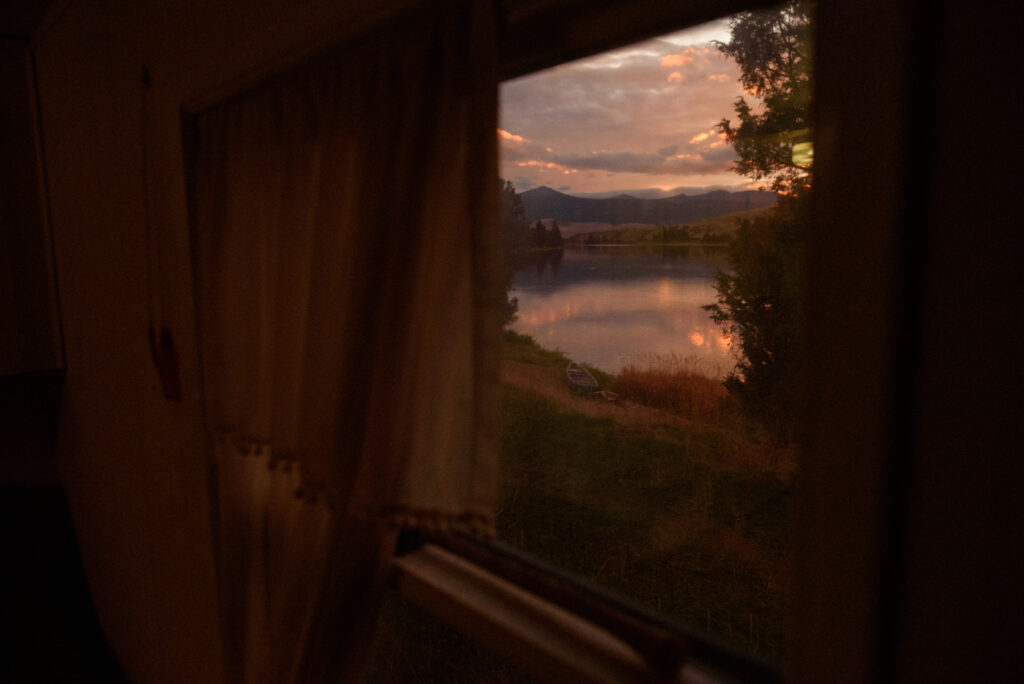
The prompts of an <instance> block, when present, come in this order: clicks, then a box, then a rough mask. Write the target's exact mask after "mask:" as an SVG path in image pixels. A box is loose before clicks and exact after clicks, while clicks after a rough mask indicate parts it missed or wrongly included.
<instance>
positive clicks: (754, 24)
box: [716, 0, 811, 195]
mask: <svg viewBox="0 0 1024 684" xmlns="http://www.w3.org/2000/svg"><path fill="white" fill-rule="evenodd" d="M810 22H811V14H810V7H809V5H808V3H805V2H801V1H799V0H790V1H789V2H787V3H785V4H784V5H782V6H781V7H779V8H777V9H775V10H769V11H762V12H742V13H740V14H738V15H736V17H734V18H733V19H732V21H730V23H729V29H730V41H729V42H728V43H722V42H720V41H716V45H717V47H718V49H719V51H721V52H722V53H723V54H725V55H727V56H729V57H732V58H733V59H734V60H735V61H736V63H737V64H738V65H739V67H740V71H741V74H742V75H741V76H740V83H741V84H742V85H743V87H744V88H745V89H746V91H747V92H748V93H750V94H751V95H754V96H756V97H758V98H760V99H761V101H762V102H763V106H762V107H755V106H751V104H750V103H748V102H747V100H746V98H744V97H739V98H737V100H736V102H735V104H734V105H733V108H734V110H735V112H736V116H737V117H738V118H739V124H738V125H737V126H734V125H733V124H732V122H731V121H730V120H729V119H726V118H723V119H722V120H721V121H720V122H719V123H718V126H717V128H718V130H719V131H720V132H722V133H724V134H725V139H726V140H727V141H728V142H729V143H730V144H731V145H732V146H733V149H735V150H736V152H737V154H739V156H740V159H739V160H738V161H737V162H735V164H734V167H733V168H734V169H735V171H736V172H737V173H739V174H741V175H743V176H748V177H749V178H752V179H754V180H762V179H768V180H771V188H772V189H773V190H775V191H777V192H782V193H785V194H789V195H800V194H803V193H804V192H806V190H807V189H808V188H809V187H810V173H811V165H810V159H809V156H808V155H806V154H800V151H801V149H800V146H802V145H806V144H808V143H809V142H810V120H809V109H810V96H811V55H810V51H811V45H810V40H809V37H810ZM759 110H760V111H759ZM794 145H796V146H798V147H797V152H798V154H796V155H794Z"/></svg>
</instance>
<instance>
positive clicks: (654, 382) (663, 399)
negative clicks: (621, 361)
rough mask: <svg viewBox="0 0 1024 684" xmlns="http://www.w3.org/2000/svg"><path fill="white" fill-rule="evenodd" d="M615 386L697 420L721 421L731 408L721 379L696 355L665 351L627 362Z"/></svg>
mask: <svg viewBox="0 0 1024 684" xmlns="http://www.w3.org/2000/svg"><path fill="white" fill-rule="evenodd" d="M611 387H612V390H613V391H615V392H617V393H618V394H620V395H621V396H622V397H623V398H625V399H629V400H631V401H635V402H637V403H638V404H643V405H645V406H653V407H655V408H660V409H664V410H666V411H670V412H671V413H674V414H676V415H679V416H684V417H687V418H691V419H695V420H721V419H723V418H724V417H725V415H726V412H727V408H728V399H729V395H728V392H726V391H725V387H723V386H722V381H721V379H720V378H718V377H715V376H713V375H710V374H708V373H707V372H706V370H705V368H703V367H702V366H701V364H700V362H699V361H698V360H696V359H695V358H694V357H692V356H688V357H684V356H681V355H679V354H665V355H659V356H652V357H650V358H648V359H646V363H641V362H633V363H630V364H627V365H626V366H625V367H624V368H623V369H622V370H621V371H620V372H619V374H618V376H617V377H615V378H614V381H613V382H612V383H611Z"/></svg>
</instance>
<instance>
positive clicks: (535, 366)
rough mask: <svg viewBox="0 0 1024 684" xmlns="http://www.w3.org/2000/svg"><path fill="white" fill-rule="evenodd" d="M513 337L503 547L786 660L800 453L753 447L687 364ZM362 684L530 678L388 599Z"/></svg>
mask: <svg viewBox="0 0 1024 684" xmlns="http://www.w3.org/2000/svg"><path fill="white" fill-rule="evenodd" d="M567 364H568V359H567V358H566V357H565V356H564V355H562V354H560V353H558V352H555V351H551V350H547V349H544V348H542V347H540V346H539V345H537V344H536V343H535V342H534V341H533V340H532V339H531V338H529V337H526V336H522V335H517V334H515V333H512V332H509V333H507V334H506V338H505V342H504V354H503V369H502V374H503V381H504V382H503V384H504V397H505V425H504V431H503V441H502V490H501V495H500V502H499V506H498V511H497V520H496V524H497V528H498V533H499V536H500V537H501V538H502V539H504V540H505V541H508V542H510V543H512V544H514V545H516V546H518V547H520V548H522V549H524V550H526V551H528V552H530V553H533V554H535V555H537V556H540V557H542V558H544V559H547V560H549V561H551V562H553V563H555V564H557V565H559V566H561V567H563V568H565V569H567V570H570V571H572V572H574V573H576V574H578V575H580V576H582V577H583V578H585V579H587V580H589V581H592V582H594V583H596V584H599V585H601V586H604V587H606V588H609V589H612V590H614V591H616V592H618V593H620V594H622V595H624V596H626V597H628V598H630V599H632V600H634V601H636V602H638V603H641V604H643V605H645V606H647V607H649V608H650V609H651V610H653V611H654V612H656V613H660V614H661V615H662V616H664V617H667V618H669V619H672V620H676V621H678V622H680V623H682V624H685V625H687V626H688V627H689V628H691V629H694V630H697V631H701V632H706V633H708V634H710V635H712V636H713V637H716V638H719V639H722V640H724V641H727V642H730V643H732V644H734V645H736V646H738V647H740V648H742V649H744V650H747V651H750V652H753V653H756V654H758V655H760V656H762V657H764V658H766V659H767V660H769V661H774V662H780V661H781V659H782V657H783V656H784V653H785V644H784V641H783V634H784V631H785V626H784V620H783V617H784V615H785V612H786V606H787V603H788V595H789V594H788V587H789V577H790V573H789V564H788V562H787V560H788V559H787V556H786V549H787V548H788V538H789V504H790V500H791V498H792V492H793V486H792V482H791V479H792V472H793V463H794V461H795V458H794V455H795V454H794V450H793V449H792V448H780V447H777V446H772V445H770V444H765V443H760V442H757V441H755V440H753V439H751V438H750V437H749V435H748V433H747V431H746V430H745V428H744V426H743V424H742V421H741V420H740V419H739V418H738V416H737V415H735V412H734V411H733V410H732V409H731V407H730V405H729V402H728V397H727V396H726V395H725V393H724V390H722V388H721V384H720V381H719V380H717V379H715V378H711V377H708V376H706V375H704V374H703V373H702V372H701V369H700V368H697V367H694V366H693V365H692V364H690V363H688V362H686V361H685V360H675V362H673V360H672V359H668V360H667V362H665V360H664V359H663V363H662V364H661V365H660V366H659V365H655V366H654V367H652V366H651V365H645V366H634V367H632V368H626V369H625V370H624V371H623V372H622V373H620V374H619V375H618V376H612V375H609V374H606V373H602V372H600V371H598V370H596V369H592V371H593V372H594V375H595V377H597V379H598V381H599V382H600V383H601V386H602V387H603V388H608V389H611V390H612V391H614V392H617V393H618V394H619V395H620V399H619V401H617V402H614V403H609V402H606V401H603V400H596V399H585V398H580V397H576V396H574V395H573V394H572V393H571V392H570V391H569V388H568V386H567V384H566V382H565V379H564V374H565V367H566V365H567ZM374 663H375V665H374V667H373V669H372V672H374V674H375V676H371V677H370V678H369V679H368V681H399V680H400V681H499V682H510V681H525V678H524V676H523V675H522V674H521V673H519V672H518V671H516V670H515V669H514V668H511V667H509V666H508V665H506V664H504V663H503V662H501V661H500V660H498V659H496V658H494V657H493V656H491V655H489V654H487V653H485V652H483V651H482V650H481V649H480V647H479V646H477V645H476V644H474V643H473V642H472V641H471V640H469V639H468V638H467V637H465V636H463V635H461V634H458V633H457V632H454V631H453V630H450V629H448V628H446V627H444V626H443V625H438V624H435V621H434V620H433V618H431V617H430V616H426V615H424V614H422V613H421V612H420V611H419V610H418V609H416V608H415V607H413V606H408V605H405V604H404V603H403V602H402V601H401V599H400V598H399V597H397V596H392V597H391V598H390V599H389V603H388V605H387V608H386V613H385V616H384V619H383V621H382V627H381V636H380V638H379V643H378V648H377V654H376V656H375V660H374Z"/></svg>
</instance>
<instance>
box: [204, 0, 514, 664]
mask: <svg viewBox="0 0 1024 684" xmlns="http://www.w3.org/2000/svg"><path fill="white" fill-rule="evenodd" d="M496 101H497V90H496V77H495V55H494V24H493V18H492V14H491V11H490V8H489V6H488V3H486V2H472V1H469V0H467V1H466V2H445V3H432V5H431V6H430V7H429V8H428V9H423V10H419V11H417V12H416V13H415V14H414V15H410V16H406V17H405V18H403V19H402V20H400V21H395V22H392V23H389V24H388V25H387V26H386V27H380V28H379V29H378V30H376V31H374V32H373V33H372V34H367V35H363V36H361V37H358V38H357V39H353V40H351V41H349V42H348V43H347V44H346V45H345V46H344V47H343V48H342V49H340V50H338V51H336V52H334V53H332V54H330V55H328V56H326V57H322V58H320V59H317V60H314V62H313V63H311V64H309V65H305V66H302V67H299V68H296V69H293V70H292V71H290V72H289V73H287V74H285V75H283V76H281V77H279V78H277V79H275V80H274V81H273V82H270V83H268V84H265V85H264V86H261V87H260V88H258V89H256V90H254V91H251V92H249V93H246V94H244V95H242V96H239V97H237V98H236V99H234V100H231V101H229V102H226V103H223V104H221V105H219V106H217V107H215V108H213V109H212V110H210V111H208V112H206V113H204V114H203V115H201V117H200V119H199V122H198V123H199V126H198V128H199V143H198V154H197V164H196V174H195V201H196V221H195V224H196V235H195V253H196V279H197V298H198V307H199V314H200V338H201V340H200V342H201V352H202V365H203V383H204V394H205V404H206V411H207V421H208V424H209V429H210V441H211V451H212V453H213V454H214V456H215V465H216V482H217V489H216V497H217V502H216V503H217V505H216V509H217V511H218V514H219V520H218V521H217V524H218V529H219V533H220V534H219V549H218V557H219V572H220V574H221V600H222V605H223V610H222V612H223V615H224V626H225V639H226V647H227V651H228V660H229V662H228V671H229V674H230V676H231V678H232V680H234V681H273V682H278V681H329V680H331V679H337V678H339V677H340V678H345V677H349V676H352V673H353V672H354V669H353V668H354V667H355V664H358V661H359V659H360V655H361V649H362V648H363V646H364V645H365V644H363V643H362V641H363V640H362V639H361V635H364V634H366V633H368V630H367V629H366V627H367V625H369V624H371V623H372V618H373V613H372V611H373V605H374V601H373V596H374V587H376V586H377V585H378V584H379V580H380V577H381V571H382V569H383V567H384V565H385V563H386V560H387V558H388V557H389V555H390V552H391V551H392V544H393V530H395V529H396V528H397V527H398V526H401V525H420V526H442V527H447V526H456V527H464V528H467V529H472V530H477V531H481V532H486V531H487V530H488V529H489V528H490V525H491V516H492V511H493V504H494V496H495V488H496V462H495V453H496V438H497V435H496V429H495V428H496V409H497V401H498V396H497V394H496V392H497V358H496V355H497V353H498V343H499V339H498V334H499V329H500V311H501V302H502V297H503V295H502V292H501V276H500V271H499V269H498V268H497V257H498V255H497V253H496V250H497V244H498V239H497V235H496V232H495V230H496V229H495V224H496V222H495V217H494V214H495V211H496V208H495V207H496V199H497V197H496V191H495V170H496V143H495V138H496V135H495V129H496V125H497V121H496Z"/></svg>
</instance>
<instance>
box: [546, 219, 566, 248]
mask: <svg viewBox="0 0 1024 684" xmlns="http://www.w3.org/2000/svg"><path fill="white" fill-rule="evenodd" d="M547 246H548V247H564V246H565V238H563V237H562V229H561V228H559V227H558V221H552V222H551V230H550V231H549V232H548V244H547Z"/></svg>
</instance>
